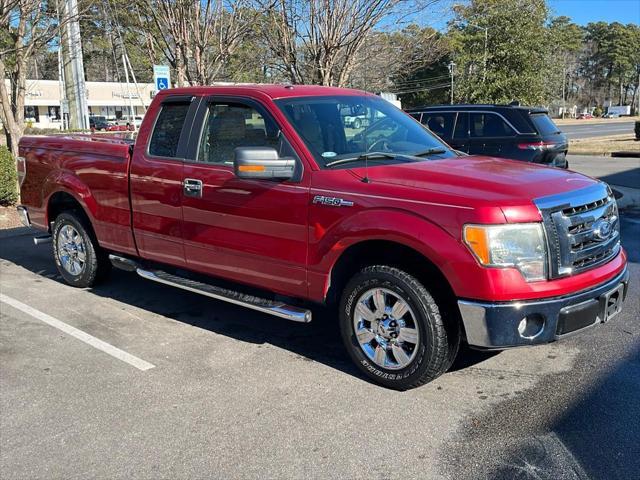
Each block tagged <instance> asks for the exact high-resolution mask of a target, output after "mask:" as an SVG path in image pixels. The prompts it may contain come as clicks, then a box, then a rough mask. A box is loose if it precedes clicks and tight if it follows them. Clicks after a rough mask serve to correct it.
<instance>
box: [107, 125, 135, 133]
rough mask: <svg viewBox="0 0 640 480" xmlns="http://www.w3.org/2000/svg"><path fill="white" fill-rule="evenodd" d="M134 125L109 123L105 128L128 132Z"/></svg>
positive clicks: (111, 130)
mask: <svg viewBox="0 0 640 480" xmlns="http://www.w3.org/2000/svg"><path fill="white" fill-rule="evenodd" d="M132 128H133V127H131V125H118V124H113V125H109V126H108V127H107V128H106V129H105V130H106V131H107V132H128V131H129V130H132Z"/></svg>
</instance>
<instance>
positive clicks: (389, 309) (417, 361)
mask: <svg viewBox="0 0 640 480" xmlns="http://www.w3.org/2000/svg"><path fill="white" fill-rule="evenodd" d="M340 328H341V332H342V338H343V341H344V343H345V346H346V347H347V350H348V352H349V354H350V356H351V358H352V359H353V360H354V362H355V363H356V365H358V367H359V368H360V370H362V371H363V372H364V373H365V375H367V376H368V377H369V378H370V379H372V380H373V381H374V382H376V383H379V384H381V385H383V386H386V387H389V388H393V389H397V390H407V389H410V388H414V387H418V386H420V385H423V384H425V383H427V382H430V381H431V380H434V379H435V378H437V377H438V376H440V375H441V374H442V373H444V372H445V371H446V370H447V368H449V366H450V365H451V361H452V351H451V350H452V348H455V350H456V351H457V345H458V339H451V338H447V336H448V335H451V333H448V332H447V329H446V328H445V325H444V323H443V320H442V315H441V312H440V309H439V307H438V305H437V304H436V302H435V300H434V298H433V297H432V296H431V294H430V293H429V292H428V291H427V289H426V288H425V287H424V286H423V285H422V283H420V281H418V280H417V279H416V278H415V277H413V276H412V275H410V274H409V273H407V272H404V271H402V270H400V269H398V268H395V267H389V266H384V265H375V266H369V267H366V268H364V269H363V270H361V271H360V272H359V273H358V274H357V275H355V276H354V277H353V278H352V279H351V280H350V281H349V283H348V284H347V286H346V288H345V290H344V293H343V295H342V301H341V302H340ZM454 353H455V352H454Z"/></svg>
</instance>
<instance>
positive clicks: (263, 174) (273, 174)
mask: <svg viewBox="0 0 640 480" xmlns="http://www.w3.org/2000/svg"><path fill="white" fill-rule="evenodd" d="M295 167H296V161H295V159H293V158H280V157H279V156H278V152H277V150H276V149H275V148H271V147H237V148H236V149H234V151H233V169H234V171H235V174H236V177H238V178H253V179H256V178H258V179H259V178H264V179H279V180H288V179H290V178H291V177H293V174H294V172H295Z"/></svg>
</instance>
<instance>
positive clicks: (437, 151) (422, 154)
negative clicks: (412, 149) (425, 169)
mask: <svg viewBox="0 0 640 480" xmlns="http://www.w3.org/2000/svg"><path fill="white" fill-rule="evenodd" d="M440 153H447V149H446V148H443V147H434V148H430V149H428V150H423V151H421V152H417V153H412V154H411V156H412V157H426V156H427V155H438V154H440Z"/></svg>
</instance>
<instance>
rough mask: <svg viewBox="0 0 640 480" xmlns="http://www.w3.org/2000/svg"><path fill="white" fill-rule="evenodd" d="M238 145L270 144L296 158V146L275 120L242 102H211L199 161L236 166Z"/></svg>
mask: <svg viewBox="0 0 640 480" xmlns="http://www.w3.org/2000/svg"><path fill="white" fill-rule="evenodd" d="M238 147H270V148H274V149H276V150H277V151H278V154H279V156H280V157H294V156H295V153H294V152H293V149H292V148H291V146H290V145H289V143H288V142H287V140H286V139H285V138H284V135H283V134H282V132H281V131H280V129H279V128H278V127H277V125H276V124H275V122H274V121H273V120H272V119H271V118H268V117H265V116H264V115H263V114H262V113H261V112H259V111H258V110H257V109H255V108H254V107H252V106H249V105H244V104H241V103H212V104H210V105H209V108H208V111H207V116H206V119H205V121H204V128H203V130H202V135H201V137H200V146H199V148H198V157H197V159H198V162H202V163H213V164H222V165H233V157H234V150H235V149H236V148H238Z"/></svg>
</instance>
